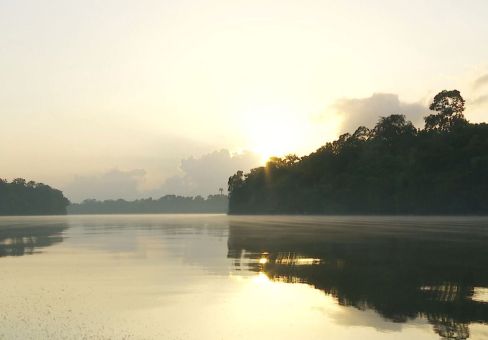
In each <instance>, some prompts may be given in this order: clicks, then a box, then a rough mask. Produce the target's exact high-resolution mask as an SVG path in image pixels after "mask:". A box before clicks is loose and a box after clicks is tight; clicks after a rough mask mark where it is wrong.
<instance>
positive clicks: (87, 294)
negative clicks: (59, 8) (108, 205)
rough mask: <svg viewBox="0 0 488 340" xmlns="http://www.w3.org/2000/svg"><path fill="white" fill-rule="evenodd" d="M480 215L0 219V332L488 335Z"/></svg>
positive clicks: (487, 230) (487, 221)
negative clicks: (0, 291)
mask: <svg viewBox="0 0 488 340" xmlns="http://www.w3.org/2000/svg"><path fill="white" fill-rule="evenodd" d="M487 241H488V218H486V217H421V218H418V217H360V216H356V217H346V216H341V217H337V216H328V217H317V216H307V217H298V216H294V217H290V216H272V217H271V216H259V217H251V216H246V217H241V216H225V215H203V214H202V215H198V214H195V215H112V216H103V215H99V216H62V217H61V216H60V217H24V218H20V217H15V218H14V217H1V218H0V266H1V268H2V275H1V276H0V286H1V289H2V295H1V296H2V299H1V302H0V304H1V307H2V308H1V309H0V326H1V327H0V338H7V339H10V338H22V339H42V338H50V339H61V338H83V337H86V338H95V339H108V338H118V339H121V338H134V339H161V338H164V339H221V338H222V339H269V338H279V339H317V338H324V337H327V338H334V339H346V338H347V339H359V338H361V339H383V338H385V339H386V338H395V339H397V338H398V339H438V338H439V337H441V338H445V339H468V338H469V339H488V293H487V292H488V271H487V270H486V268H487V267H488V249H487V247H486V244H487Z"/></svg>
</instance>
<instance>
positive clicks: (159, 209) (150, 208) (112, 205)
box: [68, 195, 228, 214]
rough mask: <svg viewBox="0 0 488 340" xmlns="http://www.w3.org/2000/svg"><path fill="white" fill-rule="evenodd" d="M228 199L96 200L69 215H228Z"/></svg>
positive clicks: (77, 206) (76, 207) (72, 208)
mask: <svg viewBox="0 0 488 340" xmlns="http://www.w3.org/2000/svg"><path fill="white" fill-rule="evenodd" d="M227 205H228V199H227V196H225V195H210V196H208V197H207V198H206V199H205V198H203V197H202V196H195V197H184V196H175V195H166V196H163V197H161V198H159V199H156V200H154V199H152V198H146V199H139V200H135V201H126V200H123V199H118V200H105V201H97V200H94V199H89V200H84V201H83V202H82V203H79V204H78V203H77V204H72V205H70V206H69V207H68V213H69V214H158V213H226V212H227Z"/></svg>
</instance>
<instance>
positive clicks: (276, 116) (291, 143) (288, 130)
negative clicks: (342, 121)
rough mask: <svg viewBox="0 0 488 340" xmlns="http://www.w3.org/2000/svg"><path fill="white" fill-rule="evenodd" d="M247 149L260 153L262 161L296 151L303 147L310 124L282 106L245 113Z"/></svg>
mask: <svg viewBox="0 0 488 340" xmlns="http://www.w3.org/2000/svg"><path fill="white" fill-rule="evenodd" d="M245 116H246V117H249V120H248V121H249V122H250V123H249V124H248V125H246V126H245V128H246V137H247V139H248V144H249V148H250V149H251V150H252V151H254V152H256V153H257V154H259V155H260V156H261V162H262V163H263V164H264V163H266V161H267V160H268V159H269V158H270V157H273V156H276V157H282V156H284V155H286V154H289V153H299V152H301V151H302V150H303V148H304V143H303V141H305V140H307V131H308V130H309V127H308V126H307V122H306V121H304V120H300V119H298V118H297V115H296V114H294V113H293V112H291V110H289V109H287V108H284V107H263V108H259V109H254V110H252V111H250V112H248V113H246V114H245Z"/></svg>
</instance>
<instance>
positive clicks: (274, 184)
mask: <svg viewBox="0 0 488 340" xmlns="http://www.w3.org/2000/svg"><path fill="white" fill-rule="evenodd" d="M464 108H465V101H464V99H463V98H462V96H461V94H460V92H459V91H457V90H451V91H446V90H444V91H442V92H440V93H439V94H437V95H436V96H435V98H434V100H433V102H432V104H431V105H430V110H432V111H433V113H432V114H430V115H428V116H427V117H425V118H424V120H425V127H424V128H423V129H416V128H415V127H414V125H413V124H412V123H411V122H410V121H408V120H406V118H405V116H404V115H399V114H393V115H390V116H388V117H381V118H380V119H379V121H378V123H377V124H376V126H374V127H373V128H372V129H369V128H367V127H364V126H360V127H358V128H357V130H356V131H354V132H353V133H352V134H350V133H346V134H343V135H341V136H340V137H339V138H338V140H336V141H334V142H331V143H327V144H326V145H324V146H322V147H321V148H319V149H318V150H317V151H315V152H313V153H311V154H310V155H308V156H304V157H301V158H300V157H297V156H295V155H289V156H286V157H284V158H276V157H274V158H271V159H270V160H269V161H268V163H267V164H266V166H264V167H259V168H255V169H252V170H251V171H250V172H249V173H247V174H244V173H243V172H242V171H238V172H237V173H236V174H234V175H233V176H231V177H230V178H229V181H228V185H229V213H231V214H279V213H291V214H487V213H488V124H485V123H481V124H472V123H470V122H468V121H467V120H466V119H465V117H464V115H463V111H464Z"/></svg>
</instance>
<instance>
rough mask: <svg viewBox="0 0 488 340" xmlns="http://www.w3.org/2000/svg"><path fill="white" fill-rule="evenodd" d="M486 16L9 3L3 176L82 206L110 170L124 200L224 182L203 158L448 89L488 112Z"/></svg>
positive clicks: (3, 56) (412, 108)
mask: <svg viewBox="0 0 488 340" xmlns="http://www.w3.org/2000/svg"><path fill="white" fill-rule="evenodd" d="M487 13H488V2H487V1H486V0H480V1H474V0H471V1H463V2H461V1H450V0H442V1H440V0H439V1H425V0H422V1H412V0H408V1H392V0H388V1H387V0H384V1H379V0H377V1H359V0H358V1H345V0H340V1H327V0H321V1H307V0H301V1H286V0H279V1H278V0H273V1H267V0H259V1H257V0H256V1H253V0H246V1H239V0H236V1H234V0H233V1H223V0H213V1H202V0H200V1H197V0H179V1H161V0H160V1H143V0H139V1H124V0H114V1H103V0H97V1H91V0H84V1H67V0H49V1H23V0H0V118H1V121H0V176H1V177H6V178H8V179H12V178H14V177H25V178H27V179H33V180H37V181H44V182H46V183H49V184H52V185H53V186H56V187H59V188H61V189H64V190H65V192H66V194H67V195H68V196H69V197H71V198H76V200H79V199H82V197H84V196H90V197H97V198H106V197H110V193H114V190H113V185H114V184H113V183H112V184H111V185H112V187H111V186H110V185H109V186H105V184H104V183H105V182H107V181H106V180H104V179H107V178H109V177H111V175H114V176H115V177H114V178H116V179H117V180H116V181H115V182H116V183H119V182H117V181H120V183H119V184H115V186H116V187H118V188H119V189H120V190H119V191H117V192H116V193H117V195H118V196H125V197H127V198H131V197H138V196H141V195H142V196H145V195H146V194H148V193H153V194H155V195H156V194H160V193H165V192H167V191H168V190H173V191H175V192H177V193H178V192H180V193H186V194H191V193H192V192H193V191H195V190H201V191H205V190H206V191H207V192H201V193H202V194H207V193H209V191H212V192H218V187H219V186H222V185H225V182H226V181H225V178H223V180H222V181H218V180H216V182H215V183H214V182H211V181H210V177H212V176H211V174H210V173H209V172H210V170H209V169H210V168H209V165H208V162H207V160H208V159H215V160H216V163H214V165H216V164H220V165H221V168H222V169H227V170H232V171H234V169H235V168H236V167H243V168H245V167H251V166H255V165H257V164H259V163H260V162H261V161H262V160H263V159H264V158H265V157H267V156H269V155H270V154H284V153H288V152H296V153H298V154H304V153H307V152H310V151H312V150H314V149H316V148H317V147H319V146H320V145H322V144H324V143H325V142H326V141H329V140H331V139H334V138H335V137H337V135H338V134H339V133H341V132H344V131H347V130H350V129H352V128H354V127H355V126H357V125H358V124H366V125H372V124H374V122H375V121H376V120H377V118H378V116H380V115H388V114H391V113H405V114H407V115H408V113H411V115H410V116H411V117H410V118H411V119H412V120H413V121H414V122H416V123H417V124H419V126H420V124H421V122H422V119H421V117H422V116H423V113H422V112H423V111H424V108H425V107H426V106H427V104H428V102H429V100H430V99H431V98H432V96H433V95H434V94H435V93H437V92H438V91H440V90H442V89H444V88H446V89H451V88H457V89H459V90H461V92H462V94H463V95H464V96H465V97H466V98H467V100H468V108H469V110H468V111H467V117H468V119H470V120H473V121H484V120H488V119H487V118H488V117H487V116H488V114H486V113H485V112H487V113H488V106H486V105H485V104H487V103H488V76H487V75H488V44H487V43H486V42H487V37H488V20H486V14H487ZM393 111H394V112H393ZM222 149H225V150H228V151H225V150H224V151H221V150H222ZM246 150H249V151H252V152H254V153H256V155H252V154H251V153H249V152H247V153H245V154H244V155H234V153H236V152H243V151H246ZM216 155H217V156H216ZM212 157H213V158H212ZM189 159H193V160H195V164H196V165H201V171H202V172H203V173H205V172H207V173H209V175H208V176H210V177H205V176H203V178H202V177H201V176H200V177H198V176H196V177H195V175H189V172H188V171H190V170H189V169H188V168H187V169H185V161H188V160H189ZM218 162H221V163H218ZM190 163H191V162H190ZM195 164H192V166H193V165H195ZM186 165H187V166H188V162H187V163H186ZM192 169H193V168H192ZM235 170H237V169H235ZM191 171H193V170H191ZM191 171H190V172H191ZM229 175H230V174H229ZM191 176H194V177H193V179H190V177H191ZM195 181H197V182H198V181H203V182H205V183H200V182H198V183H196V182H195ZM209 181H210V182H209ZM217 182H218V183H217ZM204 184H205V185H204ZM214 184H215V190H212V189H211V188H210V187H213V186H214ZM90 187H91V188H93V190H92V191H90V190H89V188H90ZM124 188H126V189H124ZM82 189H83V190H82ZM192 190H193V191H192ZM195 193H196V192H195Z"/></svg>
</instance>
